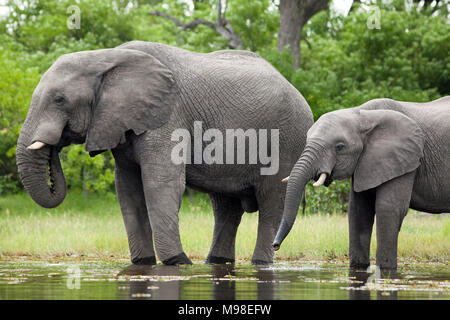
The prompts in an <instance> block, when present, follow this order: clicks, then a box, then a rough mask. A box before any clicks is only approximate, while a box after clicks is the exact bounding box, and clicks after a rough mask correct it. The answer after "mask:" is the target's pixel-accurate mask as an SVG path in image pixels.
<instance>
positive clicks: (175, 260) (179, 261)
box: [163, 252, 192, 265]
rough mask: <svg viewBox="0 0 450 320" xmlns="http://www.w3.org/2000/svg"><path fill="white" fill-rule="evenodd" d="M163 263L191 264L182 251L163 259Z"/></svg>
mask: <svg viewBox="0 0 450 320" xmlns="http://www.w3.org/2000/svg"><path fill="white" fill-rule="evenodd" d="M163 263H164V264H166V265H177V264H192V261H191V260H190V259H189V258H188V257H187V256H186V254H185V253H184V252H182V253H180V254H177V255H176V256H173V257H171V258H169V259H166V260H163Z"/></svg>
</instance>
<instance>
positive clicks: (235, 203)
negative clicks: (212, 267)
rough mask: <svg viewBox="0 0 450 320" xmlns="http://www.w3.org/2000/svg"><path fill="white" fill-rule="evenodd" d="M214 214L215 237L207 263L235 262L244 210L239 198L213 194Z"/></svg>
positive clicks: (211, 196) (211, 195)
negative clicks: (239, 227)
mask: <svg viewBox="0 0 450 320" xmlns="http://www.w3.org/2000/svg"><path fill="white" fill-rule="evenodd" d="M209 197H210V199H211V203H212V207H213V212H214V235H213V241H212V244H211V249H210V250H209V254H208V257H207V258H206V261H205V262H206V263H227V262H234V260H235V243H236V233H237V229H238V226H239V223H240V222H241V217H242V214H243V213H244V210H243V209H242V206H241V201H240V200H239V199H237V198H232V197H228V196H225V195H223V194H217V193H213V194H210V195H209Z"/></svg>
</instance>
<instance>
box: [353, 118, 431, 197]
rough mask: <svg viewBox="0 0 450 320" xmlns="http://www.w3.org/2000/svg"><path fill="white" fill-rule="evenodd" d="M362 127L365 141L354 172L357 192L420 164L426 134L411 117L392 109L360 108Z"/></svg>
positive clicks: (402, 173) (354, 183)
mask: <svg viewBox="0 0 450 320" xmlns="http://www.w3.org/2000/svg"><path fill="white" fill-rule="evenodd" d="M360 129H361V132H362V134H363V136H364V137H365V139H364V140H365V141H364V148H363V151H362V153H361V155H360V157H359V160H358V163H357V165H356V169H355V172H354V175H353V189H354V190H355V191H356V192H361V191H365V190H368V189H371V188H375V187H377V186H379V185H380V184H382V183H385V182H386V181H389V180H392V179H394V178H396V177H399V176H402V175H404V174H406V173H408V172H411V171H414V170H415V169H416V168H417V167H418V166H419V165H420V159H421V158H422V156H423V145H424V136H423V131H422V130H421V128H420V127H419V126H418V125H417V123H416V122H415V121H414V120H412V119H411V118H409V117H407V116H405V115H404V114H402V113H400V112H397V111H392V110H361V111H360Z"/></svg>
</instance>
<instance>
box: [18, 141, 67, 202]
mask: <svg viewBox="0 0 450 320" xmlns="http://www.w3.org/2000/svg"><path fill="white" fill-rule="evenodd" d="M21 140H23V139H20V137H19V143H18V145H17V152H16V159H17V166H18V169H19V175H20V179H21V180H22V184H23V186H24V187H25V189H26V190H27V191H28V193H29V194H30V196H31V198H32V199H33V200H34V201H35V202H36V203H37V204H39V205H40V206H42V207H44V208H54V207H56V206H58V205H59V204H60V203H61V202H62V201H63V200H64V198H65V196H66V180H65V178H64V173H63V171H62V168H61V162H60V161H59V157H58V151H57V150H56V148H55V147H53V146H50V145H46V146H44V147H42V148H41V149H39V150H29V149H27V146H28V145H26V144H25V143H23V142H22V141H21Z"/></svg>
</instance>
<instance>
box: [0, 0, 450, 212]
mask: <svg viewBox="0 0 450 320" xmlns="http://www.w3.org/2000/svg"><path fill="white" fill-rule="evenodd" d="M217 3H218V2H217V1H216V0H167V1H160V0H134V1H131V0H130V1H127V0H112V1H99V0H79V1H71V0H60V1H53V0H27V1H25V0H9V1H7V3H6V5H7V7H8V8H9V12H8V14H7V15H5V16H4V17H3V18H2V19H1V20H0V195H4V194H10V193H17V192H19V191H20V190H21V189H22V186H21V184H20V182H19V178H18V174H17V169H16V164H15V146H16V141H17V137H18V134H19V131H20V127H21V125H22V123H23V121H24V118H25V116H26V113H27V110H28V107H29V103H30V99H31V95H32V93H33V90H34V88H35V86H36V85H37V83H38V82H39V79H40V77H41V76H42V74H43V73H44V72H45V71H46V70H47V68H49V66H50V65H51V64H52V63H53V62H54V61H55V60H56V58H57V57H59V56H60V55H62V54H64V53H68V52H73V51H80V50H90V49H100V48H108V47H114V46H117V45H119V44H121V43H123V42H126V41H130V40H135V39H139V40H146V41H154V42H162V43H166V44H169V45H174V46H178V47H183V48H186V49H189V50H194V51H199V52H209V51H214V50H219V49H226V48H229V47H230V41H229V40H227V39H226V38H224V37H223V36H222V35H221V34H220V33H218V32H217V30H215V29H214V28H211V27H210V26H208V25H206V24H199V25H198V26H196V27H195V28H186V27H183V26H182V25H183V24H186V23H188V22H190V21H194V19H203V20H205V21H217V20H218V18H219V17H218V15H217ZM279 3H280V1H273V0H257V1H240V0H228V1H222V2H221V4H222V6H223V8H222V11H221V12H222V13H221V16H220V17H221V18H222V19H226V21H227V22H228V23H229V25H231V26H232V28H233V31H234V33H235V34H236V35H237V36H238V37H239V39H240V40H241V44H240V47H241V48H243V49H247V50H252V51H254V52H257V53H259V54H260V55H261V56H262V57H264V58H265V59H267V60H268V61H269V62H271V63H272V64H273V65H274V66H275V67H276V68H277V69H278V70H279V71H280V72H281V73H282V74H283V75H284V76H285V77H286V78H287V79H288V80H289V81H290V82H291V83H292V84H293V85H294V86H295V87H296V88H297V89H298V90H299V91H300V92H301V93H302V94H303V95H304V97H305V98H306V100H307V101H308V103H309V105H310V106H311V109H312V110H313V113H314V116H315V118H316V119H317V118H318V117H320V115H322V114H323V113H325V112H329V111H332V110H335V109H339V108H347V107H352V106H356V105H359V104H361V103H363V102H365V101H367V100H369V99H372V98H379V97H389V98H393V99H399V100H408V101H429V100H432V99H436V98H438V97H440V96H444V95H448V94H450V55H449V54H448V53H449V52H450V24H449V19H448V14H449V13H448V1H414V5H413V7H411V8H407V7H406V6H405V1H403V0H390V1H387V0H386V1H370V0H367V1H354V3H353V5H352V8H351V10H350V12H349V13H348V15H341V14H337V13H336V12H335V11H333V10H327V9H325V10H321V11H319V12H318V13H316V14H315V15H314V16H313V17H312V18H311V19H310V20H309V21H308V23H306V24H305V26H304V27H303V30H302V37H301V38H302V39H303V40H302V41H301V42H300V46H301V53H302V54H301V63H300V67H299V68H293V57H292V56H291V55H290V51H289V48H288V47H287V48H285V50H283V51H281V52H280V51H279V48H278V46H277V39H278V32H279V27H280V26H279V25H280V10H278V7H277V5H278V4H279ZM73 4H76V5H77V6H78V7H79V8H80V13H81V28H80V29H73V30H70V29H69V28H68V27H67V19H68V17H69V16H70V15H71V12H68V11H67V8H68V7H69V6H70V5H73ZM375 4H376V5H377V6H378V7H379V8H380V10H381V11H380V17H381V21H380V27H381V28H380V29H370V28H368V27H367V21H368V19H369V17H370V16H371V15H373V11H371V10H370V9H369V7H368V6H369V5H375ZM156 11H158V12H163V13H165V14H166V15H170V16H171V17H176V19H177V20H178V24H177V23H175V22H174V20H173V19H169V18H167V17H165V16H161V15H156V14H154V13H155V12H156ZM149 13H151V14H149ZM223 21H225V20H223ZM61 158H62V162H63V168H64V172H65V175H66V180H67V182H68V187H69V188H70V189H71V190H82V191H83V194H84V196H85V197H87V195H88V194H89V193H97V194H102V195H105V194H106V195H107V194H110V193H112V192H114V174H113V167H114V159H113V158H112V156H111V154H110V153H105V154H101V155H98V156H97V157H95V158H89V156H88V154H87V153H86V152H84V146H80V145H78V146H71V147H69V148H66V149H65V150H64V151H63V154H62V155H61ZM347 192H348V182H334V183H333V184H332V186H331V188H328V189H326V188H323V189H321V190H315V191H314V192H313V191H312V190H309V191H308V202H309V207H308V210H307V211H308V212H317V211H319V210H320V211H323V212H334V211H345V210H346V202H347V196H346V195H347ZM330 199H331V201H330Z"/></svg>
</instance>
